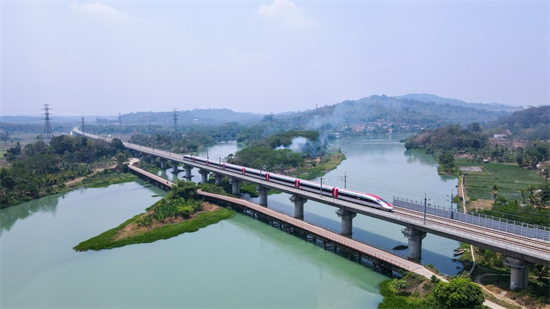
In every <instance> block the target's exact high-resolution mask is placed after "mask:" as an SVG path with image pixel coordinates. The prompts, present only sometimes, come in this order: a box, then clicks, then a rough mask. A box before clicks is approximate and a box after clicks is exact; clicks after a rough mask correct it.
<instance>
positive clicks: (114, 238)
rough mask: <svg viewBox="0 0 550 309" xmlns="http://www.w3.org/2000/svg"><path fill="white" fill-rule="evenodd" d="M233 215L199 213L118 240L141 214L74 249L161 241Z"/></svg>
mask: <svg viewBox="0 0 550 309" xmlns="http://www.w3.org/2000/svg"><path fill="white" fill-rule="evenodd" d="M233 214H234V211H232V210H229V209H225V208H219V209H218V210H215V211H211V212H210V211H207V212H202V213H199V214H197V216H196V217H193V218H192V219H190V220H187V221H182V222H179V223H175V224H166V225H162V226H159V227H158V228H155V229H152V230H149V231H145V232H143V233H139V234H137V235H135V236H129V237H125V238H118V235H119V234H120V232H121V231H123V230H124V228H126V227H127V226H129V225H130V224H132V223H135V222H136V221H137V220H139V219H140V218H141V216H142V215H143V214H139V215H137V216H135V217H133V218H131V219H129V220H128V221H126V222H124V223H122V224H121V225H119V226H118V227H116V228H114V229H111V230H108V231H106V232H104V233H101V234H99V235H98V236H96V237H93V238H91V239H88V240H86V241H83V242H81V243H80V244H78V245H77V246H76V247H74V248H73V249H74V250H76V251H87V250H102V249H112V248H117V247H122V246H126V245H132V244H141V243H151V242H154V241H157V240H160V239H168V238H172V237H175V236H178V235H180V234H183V233H192V232H196V231H198V230H199V229H201V228H203V227H207V226H209V225H211V224H216V223H218V222H220V221H221V220H224V219H228V218H231V217H232V216H233Z"/></svg>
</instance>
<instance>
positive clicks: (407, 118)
mask: <svg viewBox="0 0 550 309" xmlns="http://www.w3.org/2000/svg"><path fill="white" fill-rule="evenodd" d="M413 98H419V100H417V99H413ZM434 101H437V102H434ZM518 109H521V108H520V107H508V106H505V105H502V104H496V105H494V104H489V105H486V104H480V103H474V104H471V103H466V102H464V101H460V100H455V99H446V98H441V97H438V96H435V95H416V94H413V95H407V96H400V97H388V96H385V95H381V96H379V95H372V96H370V97H367V98H362V99H358V100H347V101H343V102H341V103H337V104H334V105H327V106H323V107H320V108H317V109H315V110H306V111H303V112H290V113H289V112H287V113H281V114H277V115H275V118H276V119H278V120H281V121H283V122H286V124H287V126H288V127H293V128H303V129H319V128H327V129H328V128H332V129H337V128H345V127H350V126H357V125H361V124H365V123H371V122H376V121H379V120H384V121H385V122H386V123H388V124H389V123H393V124H396V125H405V126H410V125H420V126H422V127H425V128H435V127H439V126H443V125H447V124H450V123H458V124H461V125H468V124H470V123H472V122H478V123H487V122H490V121H493V120H496V119H498V118H499V117H504V116H508V115H510V114H511V113H512V112H514V111H516V110H518Z"/></svg>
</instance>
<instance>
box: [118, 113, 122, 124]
mask: <svg viewBox="0 0 550 309" xmlns="http://www.w3.org/2000/svg"><path fill="white" fill-rule="evenodd" d="M118 125H119V126H121V125H122V116H120V113H118Z"/></svg>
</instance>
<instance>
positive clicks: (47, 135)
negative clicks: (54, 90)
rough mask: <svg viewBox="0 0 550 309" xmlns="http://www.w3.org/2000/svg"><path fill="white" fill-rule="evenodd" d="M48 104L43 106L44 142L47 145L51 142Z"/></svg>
mask: <svg viewBox="0 0 550 309" xmlns="http://www.w3.org/2000/svg"><path fill="white" fill-rule="evenodd" d="M49 105H50V104H44V142H45V143H46V144H47V143H49V142H50V141H51V140H52V136H53V135H52V125H51V123H50V107H49Z"/></svg>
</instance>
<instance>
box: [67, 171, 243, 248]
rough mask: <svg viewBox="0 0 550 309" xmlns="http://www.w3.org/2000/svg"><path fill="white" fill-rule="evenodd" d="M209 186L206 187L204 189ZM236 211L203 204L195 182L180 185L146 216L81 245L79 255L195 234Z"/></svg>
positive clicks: (132, 219)
mask: <svg viewBox="0 0 550 309" xmlns="http://www.w3.org/2000/svg"><path fill="white" fill-rule="evenodd" d="M207 186H209V185H204V186H203V187H204V189H205V190H208V189H209V188H207ZM233 214H234V211H232V210H230V209H225V208H220V207H219V206H216V205H213V204H210V203H208V202H204V201H202V200H201V199H200V198H199V196H198V194H197V187H196V185H195V184H194V183H192V182H186V181H184V180H182V181H178V183H177V184H174V185H173V186H172V190H171V191H170V193H169V194H168V196H167V197H165V198H163V199H161V200H159V201H157V202H156V203H155V204H153V205H152V206H151V207H149V208H147V212H145V213H142V214H139V215H137V216H134V217H133V218H131V219H129V220H127V221H126V222H124V223H122V224H121V225H119V226H118V227H116V228H114V229H111V230H108V231H106V232H104V233H101V234H100V235H98V236H96V237H93V238H91V239H89V240H86V241H84V242H81V243H80V244H78V245H77V246H75V247H74V248H73V249H74V250H76V251H87V250H102V249H112V248H117V247H122V246H126V245H131V244H139V243H150V242H154V241H157V240H160V239H168V238H172V237H175V236H177V235H180V234H182V233H192V232H196V231H198V230H199V229H200V228H203V227H206V226H208V225H210V224H215V223H218V222H219V221H221V220H223V219H227V218H230V217H232V216H233Z"/></svg>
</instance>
